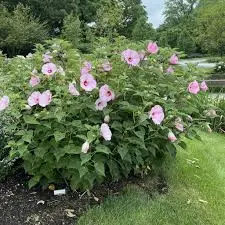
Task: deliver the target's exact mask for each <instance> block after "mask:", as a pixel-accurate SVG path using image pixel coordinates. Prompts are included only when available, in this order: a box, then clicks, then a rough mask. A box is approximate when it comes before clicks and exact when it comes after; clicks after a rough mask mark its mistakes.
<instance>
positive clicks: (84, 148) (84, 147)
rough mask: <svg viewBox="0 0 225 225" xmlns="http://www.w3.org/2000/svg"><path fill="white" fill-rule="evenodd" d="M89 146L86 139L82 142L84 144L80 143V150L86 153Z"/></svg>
mask: <svg viewBox="0 0 225 225" xmlns="http://www.w3.org/2000/svg"><path fill="white" fill-rule="evenodd" d="M89 148H90V144H89V142H88V141H86V142H84V144H83V145H82V149H81V152H83V153H85V154H86V153H87V152H88V150H89Z"/></svg>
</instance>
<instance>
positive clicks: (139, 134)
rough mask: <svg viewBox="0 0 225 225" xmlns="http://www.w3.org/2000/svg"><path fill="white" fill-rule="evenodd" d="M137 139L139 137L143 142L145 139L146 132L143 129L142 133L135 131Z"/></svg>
mask: <svg viewBox="0 0 225 225" xmlns="http://www.w3.org/2000/svg"><path fill="white" fill-rule="evenodd" d="M134 133H135V134H136V136H137V137H139V138H140V139H141V140H142V141H144V139H145V130H144V129H142V130H140V131H134Z"/></svg>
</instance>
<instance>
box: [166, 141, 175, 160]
mask: <svg viewBox="0 0 225 225" xmlns="http://www.w3.org/2000/svg"><path fill="white" fill-rule="evenodd" d="M166 149H167V150H168V152H169V153H170V155H171V156H172V157H173V158H175V157H176V154H177V149H176V147H175V145H174V144H172V143H167V144H166Z"/></svg>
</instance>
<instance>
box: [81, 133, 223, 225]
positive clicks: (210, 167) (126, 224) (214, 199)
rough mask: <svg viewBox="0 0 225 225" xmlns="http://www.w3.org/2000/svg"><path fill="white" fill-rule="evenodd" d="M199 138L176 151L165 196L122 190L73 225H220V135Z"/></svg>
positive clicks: (129, 188)
mask: <svg viewBox="0 0 225 225" xmlns="http://www.w3.org/2000/svg"><path fill="white" fill-rule="evenodd" d="M201 136H202V141H201V142H200V141H197V140H194V141H189V140H188V149H187V151H184V150H180V151H179V152H178V156H177V160H176V162H175V163H174V164H173V167H172V168H171V169H168V170H167V172H166V173H167V177H168V185H169V191H168V193H167V194H165V195H159V194H157V193H153V197H150V196H149V194H148V193H146V192H145V191H143V190H142V189H141V188H138V187H135V186H133V187H128V188H127V190H125V193H124V194H123V195H122V196H120V197H109V198H108V199H107V200H106V201H105V203H104V204H102V205H101V206H98V207H94V208H93V209H90V210H89V211H88V212H87V213H86V214H84V215H83V216H82V217H81V218H80V220H79V221H78V224H79V225H225V135H219V134H205V133H201ZM165 168H166V167H165ZM165 171H166V170H165ZM147 183H151V181H150V180H149V181H148V180H147V181H146V184H147Z"/></svg>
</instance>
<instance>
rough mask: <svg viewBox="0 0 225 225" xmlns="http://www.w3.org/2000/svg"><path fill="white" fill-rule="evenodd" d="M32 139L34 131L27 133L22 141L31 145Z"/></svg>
mask: <svg viewBox="0 0 225 225" xmlns="http://www.w3.org/2000/svg"><path fill="white" fill-rule="evenodd" d="M32 138H33V131H32V130H27V131H25V132H24V134H23V136H22V140H23V141H24V142H28V143H31V141H32Z"/></svg>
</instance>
